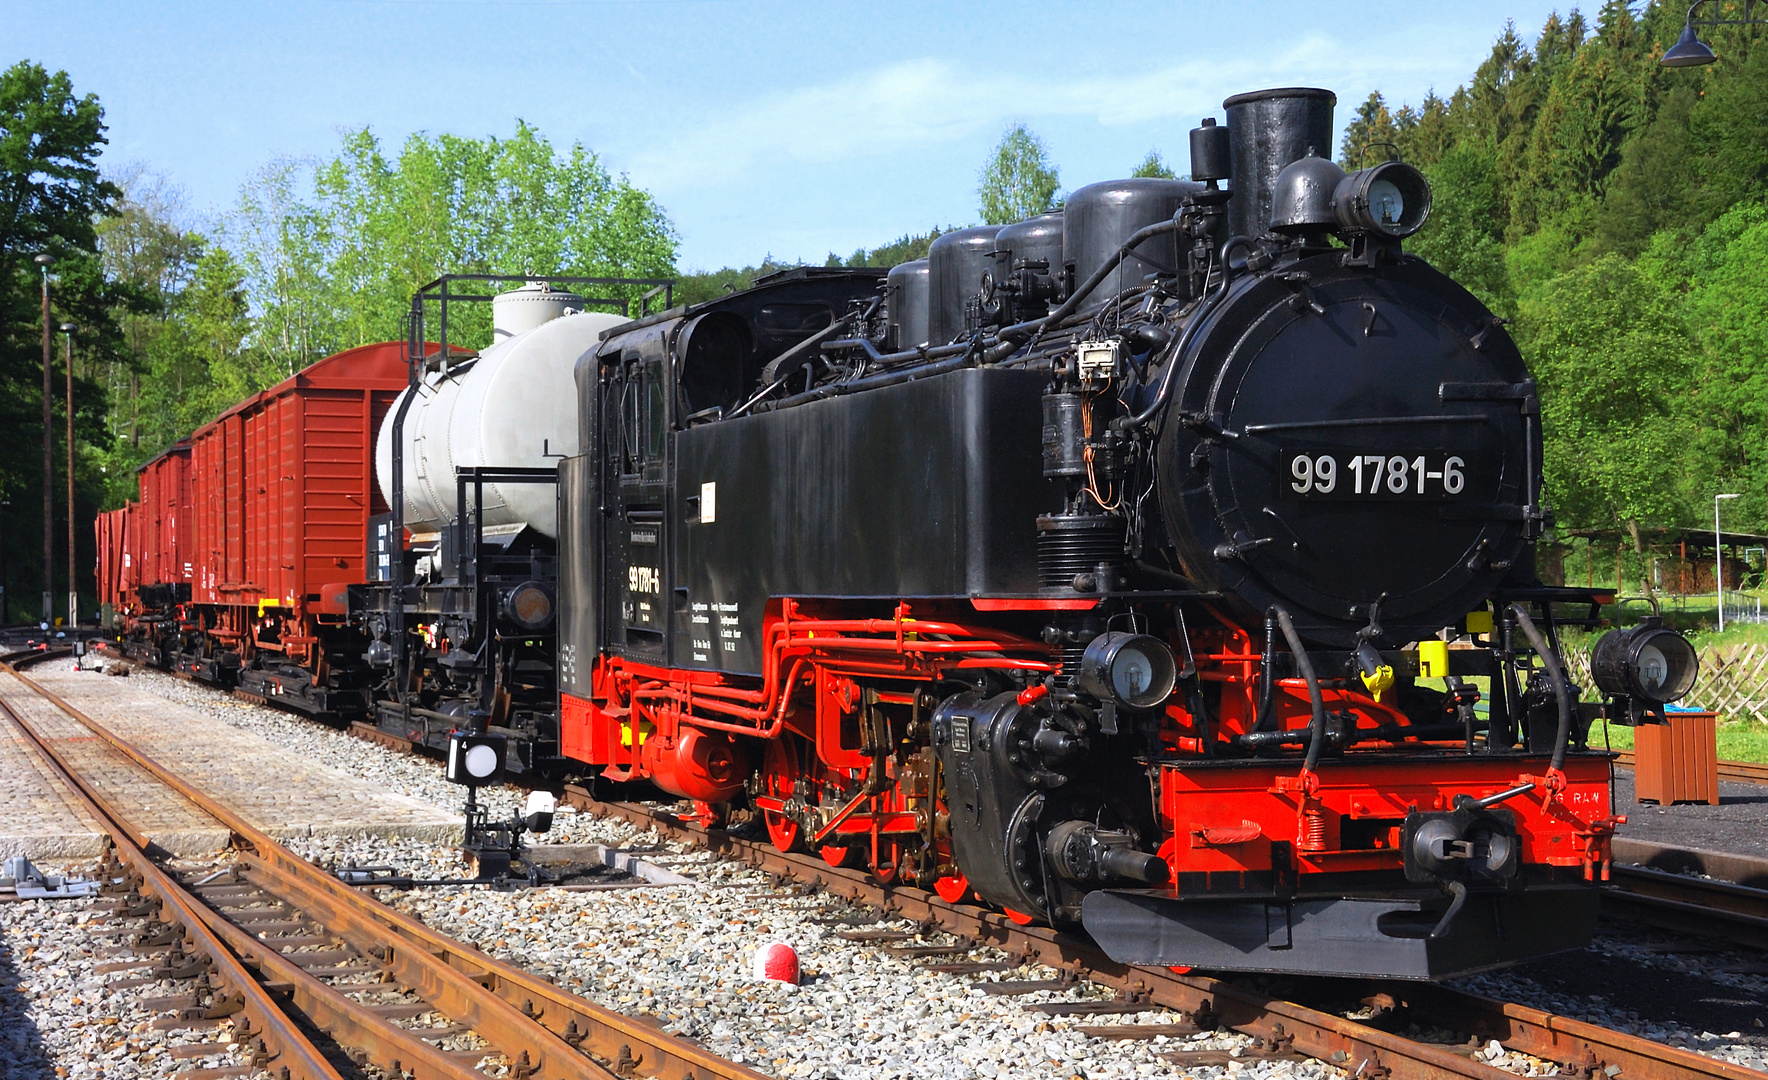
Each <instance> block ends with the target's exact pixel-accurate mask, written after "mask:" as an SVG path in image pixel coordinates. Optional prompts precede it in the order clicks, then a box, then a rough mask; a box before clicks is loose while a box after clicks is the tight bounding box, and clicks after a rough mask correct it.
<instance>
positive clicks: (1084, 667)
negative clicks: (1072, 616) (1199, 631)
mask: <svg viewBox="0 0 1768 1080" xmlns="http://www.w3.org/2000/svg"><path fill="white" fill-rule="evenodd" d="M1075 681H1076V682H1078V683H1079V684H1080V688H1081V689H1082V690H1085V691H1086V692H1087V693H1089V694H1091V695H1093V696H1094V697H1096V698H1098V699H1100V700H1101V701H1114V702H1116V703H1117V704H1119V705H1121V706H1123V707H1124V708H1126V709H1152V708H1156V707H1157V706H1159V705H1160V704H1161V702H1163V701H1165V700H1166V699H1167V697H1168V696H1169V695H1171V694H1172V692H1173V685H1174V683H1176V682H1177V681H1178V663H1177V662H1176V661H1175V660H1174V659H1173V651H1172V650H1171V649H1169V648H1167V645H1166V642H1164V641H1161V640H1160V639H1159V638H1155V637H1149V636H1148V635H1147V634H1130V633H1125V632H1123V631H1119V630H1112V631H1107V632H1106V633H1103V634H1100V635H1099V636H1098V637H1096V638H1094V639H1093V640H1092V641H1091V642H1089V643H1088V644H1087V648H1086V652H1085V653H1084V654H1083V655H1082V657H1081V662H1080V673H1079V677H1078V678H1077V679H1076V680H1075Z"/></svg>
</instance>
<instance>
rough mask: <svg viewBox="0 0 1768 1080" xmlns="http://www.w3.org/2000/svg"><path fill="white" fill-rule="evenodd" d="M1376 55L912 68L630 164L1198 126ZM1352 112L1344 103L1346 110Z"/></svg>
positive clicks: (731, 171)
mask: <svg viewBox="0 0 1768 1080" xmlns="http://www.w3.org/2000/svg"><path fill="white" fill-rule="evenodd" d="M1367 51H1368V50H1367V45H1366V43H1365V44H1364V46H1363V47H1360V48H1357V49H1349V48H1346V47H1345V46H1344V45H1343V44H1342V43H1340V42H1337V41H1334V40H1332V39H1330V38H1327V37H1324V36H1320V35H1310V36H1306V37H1303V38H1301V39H1299V40H1297V41H1295V42H1294V43H1292V44H1290V45H1288V46H1287V47H1285V48H1283V49H1281V50H1280V51H1277V52H1274V53H1273V52H1266V53H1261V54H1258V55H1257V56H1245V57H1244V58H1240V59H1231V60H1230V59H1221V58H1217V57H1210V58H1207V59H1199V60H1192V59H1187V60H1184V61H1182V62H1178V63H1173V64H1169V65H1167V66H1164V67H1159V68H1154V69H1149V68H1147V67H1146V66H1145V65H1136V64H1132V63H1125V64H1123V65H1111V66H1109V67H1105V68H1100V67H1098V66H1094V65H1086V64H1077V65H1075V66H1076V68H1077V69H1078V70H1076V71H1073V72H1071V73H1067V74H1058V75H1057V76H1056V77H1054V78H1046V77H1043V76H1044V72H1045V71H1046V70H1047V69H1039V71H1038V74H1037V75H1035V76H1020V77H1013V76H1003V75H1002V73H1001V71H1000V69H998V68H994V67H989V66H973V67H965V66H960V65H958V64H955V63H952V62H950V61H946V60H938V59H932V58H920V59H913V60H905V61H899V62H896V63H890V64H886V65H883V66H880V67H876V68H873V69H871V70H868V71H862V72H859V73H857V74H854V75H850V76H847V77H845V78H842V79H839V80H835V81H832V82H828V83H824V84H821V85H816V86H805V87H799V88H795V89H791V90H787V91H782V92H779V93H775V94H769V95H764V96H761V97H759V98H756V99H753V100H750V101H748V102H743V103H740V104H737V105H735V106H734V107H729V108H726V109H722V110H717V111H715V112H713V113H712V114H711V115H708V116H705V117H703V118H702V119H700V120H699V121H698V122H696V123H691V124H684V125H680V126H678V127H677V129H676V131H675V132H674V134H672V135H669V136H666V137H665V138H663V139H662V140H661V141H658V142H653V143H651V144H649V145H647V146H644V147H642V148H635V151H634V152H633V153H632V154H631V155H630V156H629V158H628V160H629V161H630V162H631V163H632V171H633V172H634V174H636V175H637V176H638V177H641V178H643V182H645V183H646V184H648V185H651V186H653V187H655V188H657V189H660V190H662V191H664V192H669V191H671V190H680V189H682V188H684V187H685V188H701V187H707V186H713V185H721V184H727V183H729V182H731V181H733V180H736V179H738V178H740V177H743V176H745V175H747V174H749V173H751V172H753V171H760V172H763V173H768V174H774V175H776V176H777V175H778V174H779V173H780V172H781V169H782V165H785V164H788V163H794V162H795V163H802V164H827V163H831V162H841V161H849V160H863V159H868V158H875V157H885V158H888V157H890V156H893V155H899V154H901V153H903V152H905V151H911V150H920V151H925V150H926V149H928V148H930V147H936V146H941V145H948V144H952V143H958V142H964V141H969V140H972V139H974V138H976V137H977V136H979V135H983V134H987V135H991V136H992V135H993V134H994V133H995V132H997V131H998V130H1000V129H1001V128H1002V127H1004V126H1005V125H1006V124H1007V123H1010V122H1012V121H1013V120H1016V119H1028V120H1033V121H1035V120H1039V119H1055V118H1083V119H1084V118H1092V119H1094V120H1096V121H1097V122H1098V123H1100V124H1102V125H1104V126H1106V127H1123V126H1132V125H1146V124H1153V123H1156V122H1160V121H1174V120H1178V121H1183V122H1184V125H1185V127H1187V128H1188V127H1190V126H1191V125H1192V124H1194V123H1196V121H1197V119H1198V118H1199V117H1201V116H1204V115H1210V114H1214V113H1216V112H1218V111H1219V107H1220V103H1221V101H1222V99H1223V98H1224V97H1225V96H1226V95H1227V94H1229V93H1233V92H1236V91H1238V90H1242V89H1257V88H1260V87H1264V86H1281V85H1293V84H1297V83H1311V84H1316V85H1318V84H1323V85H1326V86H1329V87H1330V86H1333V85H1335V84H1337V85H1339V86H1343V85H1344V84H1345V83H1347V82H1350V83H1357V84H1365V85H1366V84H1367V81H1368V80H1367V72H1366V71H1364V70H1361V69H1362V67H1363V65H1362V64H1359V63H1357V62H1356V60H1355V58H1356V57H1359V56H1362V55H1366V54H1367ZM1414 55H1416V54H1414ZM1423 59H1424V58H1419V61H1420V62H1423ZM1435 59H1436V58H1434V57H1433V58H1431V60H1435ZM1408 66H1414V67H1415V66H1417V64H1416V63H1414V64H1412V65H1408V64H1407V63H1406V62H1405V60H1404V54H1403V53H1402V54H1398V59H1396V54H1393V53H1386V52H1383V63H1382V67H1381V73H1382V76H1383V77H1384V78H1387V79H1393V78H1394V77H1395V76H1396V75H1398V76H1404V75H1405V74H1406V73H1407V72H1406V68H1407V67H1408ZM1350 104H1352V103H1351V102H1349V101H1341V102H1340V110H1341V113H1342V112H1343V110H1344V109H1345V108H1346V107H1347V106H1348V105H1350ZM1347 115H1348V114H1347ZM666 128H667V125H666ZM654 130H655V129H653V131H654Z"/></svg>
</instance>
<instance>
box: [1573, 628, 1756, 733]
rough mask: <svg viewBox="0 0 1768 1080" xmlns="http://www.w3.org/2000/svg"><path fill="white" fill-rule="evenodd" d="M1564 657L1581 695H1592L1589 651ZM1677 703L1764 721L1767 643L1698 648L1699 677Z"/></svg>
mask: <svg viewBox="0 0 1768 1080" xmlns="http://www.w3.org/2000/svg"><path fill="white" fill-rule="evenodd" d="M1565 660H1566V663H1567V664H1568V665H1569V666H1570V668H1571V671H1570V672H1568V674H1569V675H1571V679H1572V681H1573V682H1575V683H1577V684H1578V685H1579V686H1581V687H1583V688H1584V696H1585V698H1592V697H1594V696H1595V687H1596V684H1595V682H1594V681H1593V680H1592V679H1591V678H1590V650H1589V649H1587V648H1579V647H1576V646H1570V647H1567V648H1566V650H1565ZM1681 704H1683V705H1686V706H1688V707H1689V708H1691V709H1704V710H1706V711H1708V712H1715V713H1718V714H1719V719H1720V721H1721V722H1723V721H1726V720H1754V721H1755V722H1756V723H1759V724H1768V645H1761V644H1745V645H1709V646H1707V647H1706V648H1704V649H1701V650H1700V678H1698V679H1696V680H1695V683H1694V689H1693V690H1691V691H1689V694H1688V696H1687V697H1685V698H1683V699H1682V701H1681Z"/></svg>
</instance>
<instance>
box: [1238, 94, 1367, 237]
mask: <svg viewBox="0 0 1768 1080" xmlns="http://www.w3.org/2000/svg"><path fill="white" fill-rule="evenodd" d="M1337 103H1338V98H1337V97H1336V96H1335V95H1334V94H1333V93H1332V91H1330V90H1318V89H1314V88H1312V87H1305V86H1291V87H1283V88H1281V89H1276V90H1255V91H1253V92H1252V93H1249V94H1235V95H1234V96H1233V97H1231V98H1229V99H1228V100H1226V101H1224V102H1222V108H1223V109H1224V110H1226V112H1227V114H1228V134H1229V145H1230V147H1231V149H1232V154H1231V157H1232V166H1233V174H1232V176H1231V179H1230V190H1231V191H1232V192H1233V198H1231V199H1230V200H1228V228H1229V233H1230V235H1233V236H1246V237H1251V238H1254V239H1257V238H1258V237H1260V236H1263V235H1264V234H1265V232H1266V231H1267V228H1268V226H1269V224H1270V220H1271V192H1272V191H1273V190H1274V189H1275V188H1276V186H1277V176H1278V174H1279V173H1281V172H1282V171H1283V169H1284V168H1285V167H1286V166H1287V165H1289V163H1290V162H1293V161H1299V160H1301V159H1302V158H1304V157H1306V156H1308V154H1310V153H1312V154H1315V155H1317V156H1319V157H1323V158H1330V157H1331V156H1332V107H1333V106H1334V105H1336V104H1337Z"/></svg>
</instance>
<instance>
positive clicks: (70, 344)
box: [61, 322, 80, 630]
mask: <svg viewBox="0 0 1768 1080" xmlns="http://www.w3.org/2000/svg"><path fill="white" fill-rule="evenodd" d="M78 329H79V327H77V326H75V325H74V324H73V323H65V322H64V323H62V324H61V332H62V334H63V335H64V336H63V338H62V340H63V341H64V342H66V348H65V350H64V352H65V354H66V357H67V367H68V629H70V630H72V629H73V628H74V627H76V626H79V625H80V585H79V578H78V577H77V576H75V573H74V568H75V566H76V565H77V564H76V563H75V561H74V331H76V330H78Z"/></svg>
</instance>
